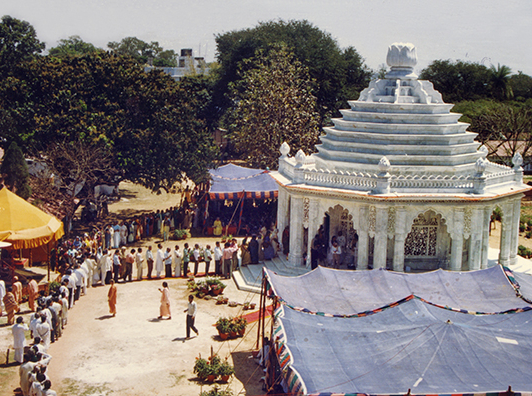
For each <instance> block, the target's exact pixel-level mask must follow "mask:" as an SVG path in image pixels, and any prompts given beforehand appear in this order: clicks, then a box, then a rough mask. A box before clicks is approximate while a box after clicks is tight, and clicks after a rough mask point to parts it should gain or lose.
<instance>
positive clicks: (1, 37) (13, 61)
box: [0, 15, 45, 77]
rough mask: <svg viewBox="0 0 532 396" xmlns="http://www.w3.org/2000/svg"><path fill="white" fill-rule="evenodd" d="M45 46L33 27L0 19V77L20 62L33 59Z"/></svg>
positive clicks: (3, 18)
mask: <svg viewBox="0 0 532 396" xmlns="http://www.w3.org/2000/svg"><path fill="white" fill-rule="evenodd" d="M44 48H45V44H44V43H41V42H40V41H39V40H38V39H37V34H36V32H35V29H34V28H33V26H31V25H30V24H29V23H28V22H26V21H21V20H19V19H16V18H12V17H11V16H9V15H4V16H3V17H2V22H1V23H0V76H4V77H5V76H7V75H8V74H10V73H11V70H12V69H13V68H14V67H15V66H17V65H19V64H21V63H22V62H25V61H29V60H31V59H33V58H34V57H35V56H36V54H40V53H41V52H42V51H43V50H44Z"/></svg>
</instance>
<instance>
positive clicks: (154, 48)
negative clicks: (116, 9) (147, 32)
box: [107, 37, 177, 67]
mask: <svg viewBox="0 0 532 396" xmlns="http://www.w3.org/2000/svg"><path fill="white" fill-rule="evenodd" d="M107 47H109V49H111V51H112V52H113V53H114V54H117V55H122V56H130V57H131V58H133V59H135V60H136V61H137V62H138V63H139V64H141V65H145V64H147V63H148V61H149V60H150V59H151V60H152V61H153V65H154V66H161V67H176V66H177V54H176V53H175V51H174V50H164V49H163V48H162V47H161V46H160V45H159V43H158V42H157V41H152V42H151V43H146V42H145V41H142V40H140V39H138V38H136V37H126V38H124V39H122V41H120V42H116V41H111V42H109V43H108V44H107Z"/></svg>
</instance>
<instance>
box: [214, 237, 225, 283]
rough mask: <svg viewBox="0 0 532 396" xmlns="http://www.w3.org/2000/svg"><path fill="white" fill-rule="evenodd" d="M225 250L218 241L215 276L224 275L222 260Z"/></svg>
mask: <svg viewBox="0 0 532 396" xmlns="http://www.w3.org/2000/svg"><path fill="white" fill-rule="evenodd" d="M223 255H224V254H223V250H222V248H221V247H220V242H219V241H216V246H215V247H214V264H215V275H216V276H220V275H222V258H223Z"/></svg>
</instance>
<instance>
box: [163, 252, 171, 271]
mask: <svg viewBox="0 0 532 396" xmlns="http://www.w3.org/2000/svg"><path fill="white" fill-rule="evenodd" d="M163 260H164V271H165V273H164V277H165V278H171V277H172V249H170V248H166V252H164V256H163Z"/></svg>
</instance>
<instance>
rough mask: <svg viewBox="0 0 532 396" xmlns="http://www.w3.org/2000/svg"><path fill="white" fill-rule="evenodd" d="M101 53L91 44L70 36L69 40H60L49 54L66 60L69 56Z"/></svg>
mask: <svg viewBox="0 0 532 396" xmlns="http://www.w3.org/2000/svg"><path fill="white" fill-rule="evenodd" d="M99 51H103V50H102V49H100V48H96V47H95V46H94V45H93V44H91V43H87V42H85V41H83V40H82V39H81V37H79V36H70V37H69V38H67V39H62V40H59V44H58V45H57V46H56V47H53V48H50V50H49V51H48V54H49V55H51V56H56V57H58V58H65V57H67V56H80V55H86V54H90V53H93V52H99Z"/></svg>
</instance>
